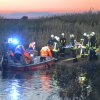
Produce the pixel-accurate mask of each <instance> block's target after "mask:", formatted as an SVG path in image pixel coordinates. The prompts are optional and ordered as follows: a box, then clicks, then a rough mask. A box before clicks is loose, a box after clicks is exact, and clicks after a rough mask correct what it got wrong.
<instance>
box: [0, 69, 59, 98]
mask: <svg viewBox="0 0 100 100" xmlns="http://www.w3.org/2000/svg"><path fill="white" fill-rule="evenodd" d="M47 72H48V71H47V70H45V69H43V70H42V69H40V70H37V71H33V72H32V71H30V72H29V71H28V72H11V71H9V72H4V73H2V77H1V78H0V100H46V99H47V97H48V96H49V95H50V94H51V93H52V92H54V91H57V89H58V88H59V87H58V86H54V85H53V80H52V76H53V75H52V74H50V73H47Z"/></svg>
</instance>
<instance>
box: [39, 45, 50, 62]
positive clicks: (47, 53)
mask: <svg viewBox="0 0 100 100" xmlns="http://www.w3.org/2000/svg"><path fill="white" fill-rule="evenodd" d="M40 56H41V57H40V61H41V62H42V61H45V60H46V58H47V57H48V56H49V57H50V58H52V53H51V50H50V47H49V46H48V45H47V46H43V47H42V48H41V50H40Z"/></svg>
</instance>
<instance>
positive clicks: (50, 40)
mask: <svg viewBox="0 0 100 100" xmlns="http://www.w3.org/2000/svg"><path fill="white" fill-rule="evenodd" d="M53 42H54V35H53V34H52V35H51V38H50V39H49V41H48V45H53Z"/></svg>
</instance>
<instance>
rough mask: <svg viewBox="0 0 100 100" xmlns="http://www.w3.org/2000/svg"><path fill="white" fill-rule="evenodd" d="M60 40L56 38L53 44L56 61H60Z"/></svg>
mask: <svg viewBox="0 0 100 100" xmlns="http://www.w3.org/2000/svg"><path fill="white" fill-rule="evenodd" d="M59 40H60V38H59V37H57V36H55V41H54V43H53V50H52V51H53V57H54V58H55V60H58V53H59Z"/></svg>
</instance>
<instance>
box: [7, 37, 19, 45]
mask: <svg viewBox="0 0 100 100" xmlns="http://www.w3.org/2000/svg"><path fill="white" fill-rule="evenodd" d="M8 43H11V44H14V45H16V44H18V43H19V40H17V39H16V38H8Z"/></svg>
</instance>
